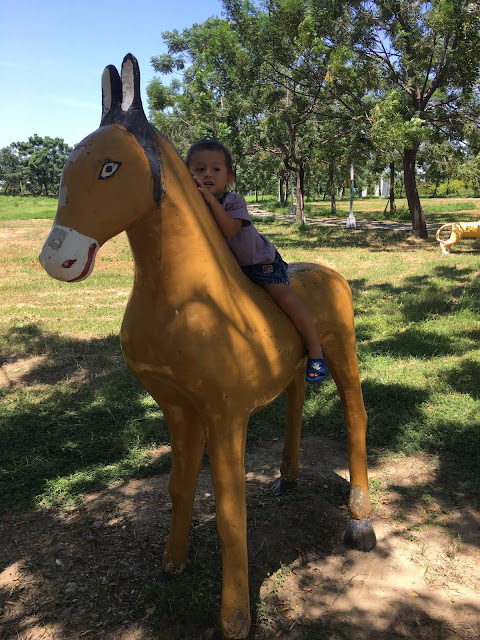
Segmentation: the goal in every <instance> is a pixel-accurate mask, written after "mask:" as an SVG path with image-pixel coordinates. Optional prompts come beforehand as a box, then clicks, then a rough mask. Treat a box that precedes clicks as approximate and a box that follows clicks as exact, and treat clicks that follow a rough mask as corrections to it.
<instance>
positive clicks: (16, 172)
mask: <svg viewBox="0 0 480 640" xmlns="http://www.w3.org/2000/svg"><path fill="white" fill-rule="evenodd" d="M0 182H2V183H3V184H2V191H3V192H4V193H5V194H6V195H18V194H20V193H21V192H22V185H25V182H26V169H25V167H24V166H23V165H22V162H21V159H20V158H19V156H18V153H17V150H16V148H15V145H14V144H13V143H12V144H11V145H10V146H9V147H4V148H3V149H0Z"/></svg>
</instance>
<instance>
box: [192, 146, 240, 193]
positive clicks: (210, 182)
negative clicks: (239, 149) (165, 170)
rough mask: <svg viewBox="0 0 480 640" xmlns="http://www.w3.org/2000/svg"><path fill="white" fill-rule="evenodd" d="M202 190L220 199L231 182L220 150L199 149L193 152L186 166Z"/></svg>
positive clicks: (231, 178) (230, 175) (230, 176)
mask: <svg viewBox="0 0 480 640" xmlns="http://www.w3.org/2000/svg"><path fill="white" fill-rule="evenodd" d="M188 168H189V169H190V172H191V173H192V175H194V176H195V177H196V178H197V180H198V181H199V183H200V186H201V187H202V188H203V189H207V190H208V191H209V192H210V193H211V194H212V195H213V196H215V197H216V198H221V197H222V195H223V193H224V191H225V187H226V186H227V184H230V183H231V182H232V180H233V176H232V174H231V173H229V172H228V169H227V163H226V161H225V154H224V153H223V151H221V150H220V149H212V150H209V149H199V150H198V151H195V153H194V154H193V155H192V157H191V159H190V164H189V165H188Z"/></svg>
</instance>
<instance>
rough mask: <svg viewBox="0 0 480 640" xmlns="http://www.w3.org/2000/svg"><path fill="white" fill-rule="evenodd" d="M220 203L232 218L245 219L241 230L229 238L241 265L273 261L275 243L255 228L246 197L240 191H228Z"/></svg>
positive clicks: (229, 242) (230, 245)
mask: <svg viewBox="0 0 480 640" xmlns="http://www.w3.org/2000/svg"><path fill="white" fill-rule="evenodd" d="M220 203H221V205H222V207H223V208H224V209H225V211H226V212H227V213H228V214H229V215H230V216H231V217H232V218H239V219H240V220H243V221H244V222H243V226H242V228H241V229H240V231H239V232H238V233H237V234H236V235H234V236H233V238H227V242H228V245H229V247H230V249H231V250H232V252H233V255H234V256H235V258H236V259H237V260H238V263H239V264H240V266H241V267H245V266H247V265H251V264H268V263H270V262H273V261H274V259H275V252H276V248H275V245H274V244H272V243H271V242H270V240H269V239H268V238H266V237H265V236H264V235H263V234H262V233H259V232H258V231H257V230H256V229H255V227H254V225H253V224H252V221H251V220H250V216H249V215H248V210H247V203H246V202H245V198H244V197H243V196H241V195H240V194H239V193H235V192H234V191H228V192H227V193H226V194H225V195H224V196H223V199H222V200H220Z"/></svg>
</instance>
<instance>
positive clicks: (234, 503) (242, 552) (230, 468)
mask: <svg viewBox="0 0 480 640" xmlns="http://www.w3.org/2000/svg"><path fill="white" fill-rule="evenodd" d="M235 409H236V410H235ZM220 413H221V414H222V415H221V416H220V417H218V418H217V419H215V420H213V421H212V424H210V425H208V428H207V450H208V457H209V461H210V471H211V474H212V480H213V488H214V492H215V504H216V509H215V510H216V516H217V530H218V535H219V538H220V542H221V546H222V575H223V581H222V608H221V614H220V616H221V623H222V630H223V633H224V634H225V636H226V637H227V638H246V636H247V635H248V632H249V630H250V598H249V590H248V555H247V505H246V494H245V444H246V433H247V425H248V418H249V414H246V413H245V411H244V410H243V411H242V410H240V409H239V408H238V407H234V408H232V409H231V410H226V411H225V413H223V412H220Z"/></svg>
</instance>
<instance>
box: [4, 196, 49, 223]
mask: <svg viewBox="0 0 480 640" xmlns="http://www.w3.org/2000/svg"><path fill="white" fill-rule="evenodd" d="M56 210H57V198H47V197H45V196H5V195H0V220H31V219H41V220H44V219H53V218H54V217H55V212H56Z"/></svg>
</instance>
